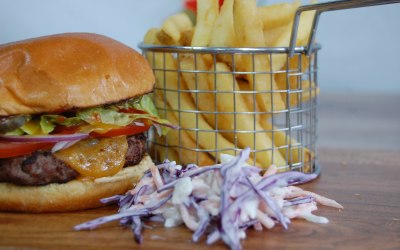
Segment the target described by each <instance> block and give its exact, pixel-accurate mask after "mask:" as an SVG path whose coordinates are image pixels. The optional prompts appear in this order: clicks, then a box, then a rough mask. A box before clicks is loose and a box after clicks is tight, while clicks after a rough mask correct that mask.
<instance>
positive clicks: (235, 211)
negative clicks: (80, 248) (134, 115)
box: [75, 148, 316, 249]
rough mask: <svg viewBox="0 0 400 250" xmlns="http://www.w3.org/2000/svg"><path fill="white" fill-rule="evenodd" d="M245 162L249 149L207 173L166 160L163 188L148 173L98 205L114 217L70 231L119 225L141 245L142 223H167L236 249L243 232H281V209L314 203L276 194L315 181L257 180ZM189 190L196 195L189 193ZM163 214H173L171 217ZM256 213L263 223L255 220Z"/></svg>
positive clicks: (289, 176) (288, 176)
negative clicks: (111, 206) (113, 209)
mask: <svg viewBox="0 0 400 250" xmlns="http://www.w3.org/2000/svg"><path fill="white" fill-rule="evenodd" d="M249 156H250V149H249V148H246V149H244V150H242V151H241V152H240V154H239V155H238V156H236V157H234V158H233V159H232V160H230V161H229V162H226V163H222V164H217V165H213V166H208V167H198V166H197V165H195V164H190V165H188V166H186V168H182V167H181V166H178V165H176V163H175V162H170V161H168V160H166V161H164V162H163V163H162V164H160V165H158V166H157V169H158V171H159V172H160V176H161V179H162V183H165V184H164V185H163V186H161V187H160V188H159V189H157V188H156V185H155V183H154V182H155V180H154V179H153V178H152V172H151V171H150V170H148V171H146V172H145V174H144V176H143V177H142V179H141V180H140V182H139V183H138V184H137V187H136V188H135V189H134V190H131V191H130V192H128V193H127V194H125V195H116V196H112V197H109V198H104V199H102V200H101V201H102V202H104V203H111V202H117V203H118V204H119V207H120V209H119V211H118V213H117V214H114V215H109V216H104V217H101V218H97V219H94V220H92V221H88V222H85V223H82V224H80V225H77V226H75V230H84V229H94V228H96V227H98V226H100V225H102V224H104V223H108V222H111V221H116V220H119V221H120V223H121V224H122V225H125V226H130V227H131V229H132V232H133V235H134V238H135V241H136V242H137V243H139V244H141V243H142V242H143V236H142V231H143V229H144V228H146V222H147V221H160V222H164V223H166V225H167V224H168V223H170V224H171V223H172V224H171V225H172V226H173V225H178V224H180V223H182V221H183V222H184V223H185V224H186V225H187V226H188V227H189V228H191V230H193V235H192V241H193V242H198V241H199V240H200V239H201V238H202V237H205V238H206V243H207V244H213V243H214V242H216V241H218V240H220V239H222V240H223V241H224V242H225V243H226V244H227V245H228V246H229V248H230V249H241V244H240V240H241V239H242V238H243V237H244V236H245V230H247V229H248V228H251V227H254V228H256V229H257V230H261V229H262V226H261V225H262V224H263V223H272V224H273V225H275V224H280V225H281V226H283V227H284V228H285V229H286V228H287V227H288V225H289V223H290V218H289V215H290V214H289V213H288V215H286V214H285V209H295V208H296V206H299V205H300V206H304V204H311V203H313V202H315V201H316V199H315V198H314V197H313V196H311V195H302V196H299V197H294V198H293V197H291V198H290V199H289V198H285V193H284V191H285V190H283V189H282V190H281V189H279V188H286V187H288V186H290V185H296V184H301V183H305V182H308V181H311V180H313V179H315V178H316V175H314V174H304V173H300V172H285V173H276V174H273V175H270V176H267V177H261V176H260V172H261V169H260V168H258V167H254V166H247V164H246V161H247V160H248V159H249ZM153 171H154V169H153ZM188 179H189V180H188ZM158 185H160V184H158ZM178 185H179V187H181V189H179V187H178ZM182 185H183V187H184V188H183V189H185V190H182ZM196 185H197V186H196ZM204 187H206V188H204ZM194 189H196V192H197V195H194V194H193V193H192V190H194ZM277 189H278V191H277ZM199 193H200V195H198V194H199ZM281 193H282V194H281ZM279 195H281V196H282V197H280V198H279V197H278V196H279ZM279 199H280V200H279ZM278 201H280V202H278ZM246 206H248V207H246ZM168 209H175V210H173V211H175V212H173V213H172V214H173V215H172V217H171V214H169V213H168ZM180 209H183V211H188V212H186V213H187V214H186V215H185V214H182V213H183V212H182V210H180ZM178 211H181V214H178V218H175V217H173V216H176V213H178ZM259 213H262V216H265V218H266V219H267V221H263V220H262V219H261V218H264V217H257V216H259ZM179 216H181V217H179ZM292 217H293V216H292ZM179 218H180V219H179ZM259 218H260V219H259ZM268 221H269V222H268ZM187 223H189V224H190V223H192V224H191V225H188V224H187ZM267 226H268V225H267Z"/></svg>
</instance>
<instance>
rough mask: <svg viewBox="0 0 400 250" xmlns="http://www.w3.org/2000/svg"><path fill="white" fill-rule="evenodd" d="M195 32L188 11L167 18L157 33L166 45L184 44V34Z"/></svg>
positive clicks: (158, 37)
mask: <svg viewBox="0 0 400 250" xmlns="http://www.w3.org/2000/svg"><path fill="white" fill-rule="evenodd" d="M186 32H189V33H190V32H193V24H192V21H191V20H190V18H189V16H188V15H187V14H186V13H178V14H176V15H173V16H170V17H169V18H167V19H166V20H165V21H164V23H163V24H162V26H161V29H160V31H159V32H158V33H157V39H158V40H159V41H161V43H162V44H164V45H182V44H181V43H182V42H183V40H182V34H188V33H186Z"/></svg>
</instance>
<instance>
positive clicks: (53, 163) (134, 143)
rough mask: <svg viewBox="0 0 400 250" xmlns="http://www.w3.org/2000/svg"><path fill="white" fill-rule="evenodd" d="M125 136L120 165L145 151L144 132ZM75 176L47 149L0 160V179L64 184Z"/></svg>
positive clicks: (130, 163)
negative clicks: (124, 152) (124, 147)
mask: <svg viewBox="0 0 400 250" xmlns="http://www.w3.org/2000/svg"><path fill="white" fill-rule="evenodd" d="M127 139H128V152H127V154H126V159H125V165H124V167H126V166H133V165H136V164H138V163H139V162H140V161H141V160H142V158H143V156H144V154H145V153H146V137H145V136H144V134H138V135H133V136H129V137H128V138H127ZM78 175H79V174H78V172H76V171H75V170H74V169H72V168H70V167H69V166H68V165H67V164H65V163H64V162H63V161H60V160H58V159H57V158H55V157H54V156H53V154H52V153H51V152H50V151H36V152H33V153H31V154H29V155H24V156H18V157H14V158H7V159H0V182H11V183H14V184H17V185H30V186H37V185H46V184H49V183H65V182H68V181H70V180H73V179H75V178H76V177H77V176H78Z"/></svg>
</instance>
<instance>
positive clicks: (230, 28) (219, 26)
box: [210, 0, 236, 47]
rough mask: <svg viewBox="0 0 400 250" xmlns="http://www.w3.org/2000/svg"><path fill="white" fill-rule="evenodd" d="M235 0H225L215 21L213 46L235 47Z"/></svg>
mask: <svg viewBox="0 0 400 250" xmlns="http://www.w3.org/2000/svg"><path fill="white" fill-rule="evenodd" d="M233 1H234V0H225V1H224V4H223V5H222V6H221V10H220V12H219V14H218V17H217V19H216V21H215V24H214V27H213V30H212V33H211V39H210V46H211V47H234V46H236V44H235V40H236V39H235V28H234V25H233Z"/></svg>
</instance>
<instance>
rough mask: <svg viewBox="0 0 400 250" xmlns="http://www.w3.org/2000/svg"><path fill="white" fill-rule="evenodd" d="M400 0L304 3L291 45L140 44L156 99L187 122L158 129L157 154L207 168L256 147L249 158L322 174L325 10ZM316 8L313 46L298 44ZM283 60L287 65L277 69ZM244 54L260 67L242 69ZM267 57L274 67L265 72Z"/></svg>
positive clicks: (166, 113)
mask: <svg viewBox="0 0 400 250" xmlns="http://www.w3.org/2000/svg"><path fill="white" fill-rule="evenodd" d="M399 2H400V0H339V1H332V2H324V3H318V4H310V5H303V6H300V7H299V8H298V9H297V10H296V12H295V16H294V20H293V28H292V33H291V38H290V44H289V46H288V47H279V48H278V47H276V48H215V47H213V48H208V47H179V46H161V45H145V44H141V45H139V47H140V48H141V49H142V51H143V54H144V55H145V56H146V57H147V59H148V60H149V61H150V63H151V65H152V67H153V70H154V73H155V75H156V86H155V89H154V93H153V97H154V100H155V103H156V106H157V109H158V111H159V113H160V114H161V116H163V117H165V118H166V119H169V120H171V121H172V122H174V123H175V124H176V125H178V126H179V127H180V128H179V129H178V130H173V131H172V132H170V133H169V134H168V135H167V136H166V137H158V136H155V135H154V134H155V131H154V130H152V131H150V132H149V137H150V140H149V141H150V144H149V145H148V148H149V150H150V152H151V154H152V156H153V159H155V160H156V161H163V160H164V159H165V158H168V159H170V160H176V161H178V162H179V163H182V164H187V163H197V164H198V165H207V164H212V163H215V162H218V161H219V159H220V157H221V154H224V153H228V154H233V155H236V154H237V153H238V152H239V151H240V150H241V149H242V148H244V147H248V146H249V147H251V151H252V162H249V163H252V164H256V165H259V166H262V167H265V168H266V167H268V166H269V164H275V165H276V166H277V167H278V170H280V171H289V170H298V171H302V172H307V173H311V172H313V173H317V174H319V173H320V167H319V165H318V164H317V159H318V157H317V156H318V154H317V147H316V142H317V95H318V91H319V87H318V78H317V73H318V72H317V69H318V67H317V65H318V63H317V52H318V50H319V49H320V46H319V45H318V44H315V43H314V41H315V36H316V30H317V27H318V22H319V18H320V15H321V14H322V13H324V12H327V11H334V10H343V9H352V8H360V7H369V6H376V5H383V4H391V3H399ZM310 10H313V11H315V15H314V18H313V23H312V27H311V32H310V35H309V40H308V44H307V46H306V47H296V39H297V31H298V27H299V22H300V15H301V14H302V13H303V12H305V11H310ZM260 57H261V58H263V59H262V60H260ZM282 57H283V59H285V60H283V61H284V62H286V63H284V65H279V67H277V64H279V61H282V60H281V59H282ZM185 58H186V59H185ZM187 58H191V59H190V60H189V62H191V64H189V65H191V67H187V60H188V59H187ZM240 58H241V59H240ZM243 58H246V59H245V60H247V64H248V65H251V66H252V67H250V68H245V69H243V68H240V67H238V66H240V62H241V60H244V59H243ZM198 59H199V60H198ZM217 62H223V63H225V64H226V67H228V69H229V70H221V69H220V67H218V66H217V65H218V63H217ZM260 62H263V63H264V64H265V65H268V67H264V68H261V69H259V67H258V66H259V65H258V64H259V63H260ZM261 64H262V63H261ZM204 65H206V66H204ZM280 66H282V67H280ZM225 69H226V68H225ZM257 78H262V80H261V81H260V80H257ZM279 100H281V101H280V102H279ZM244 125H246V126H244Z"/></svg>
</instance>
